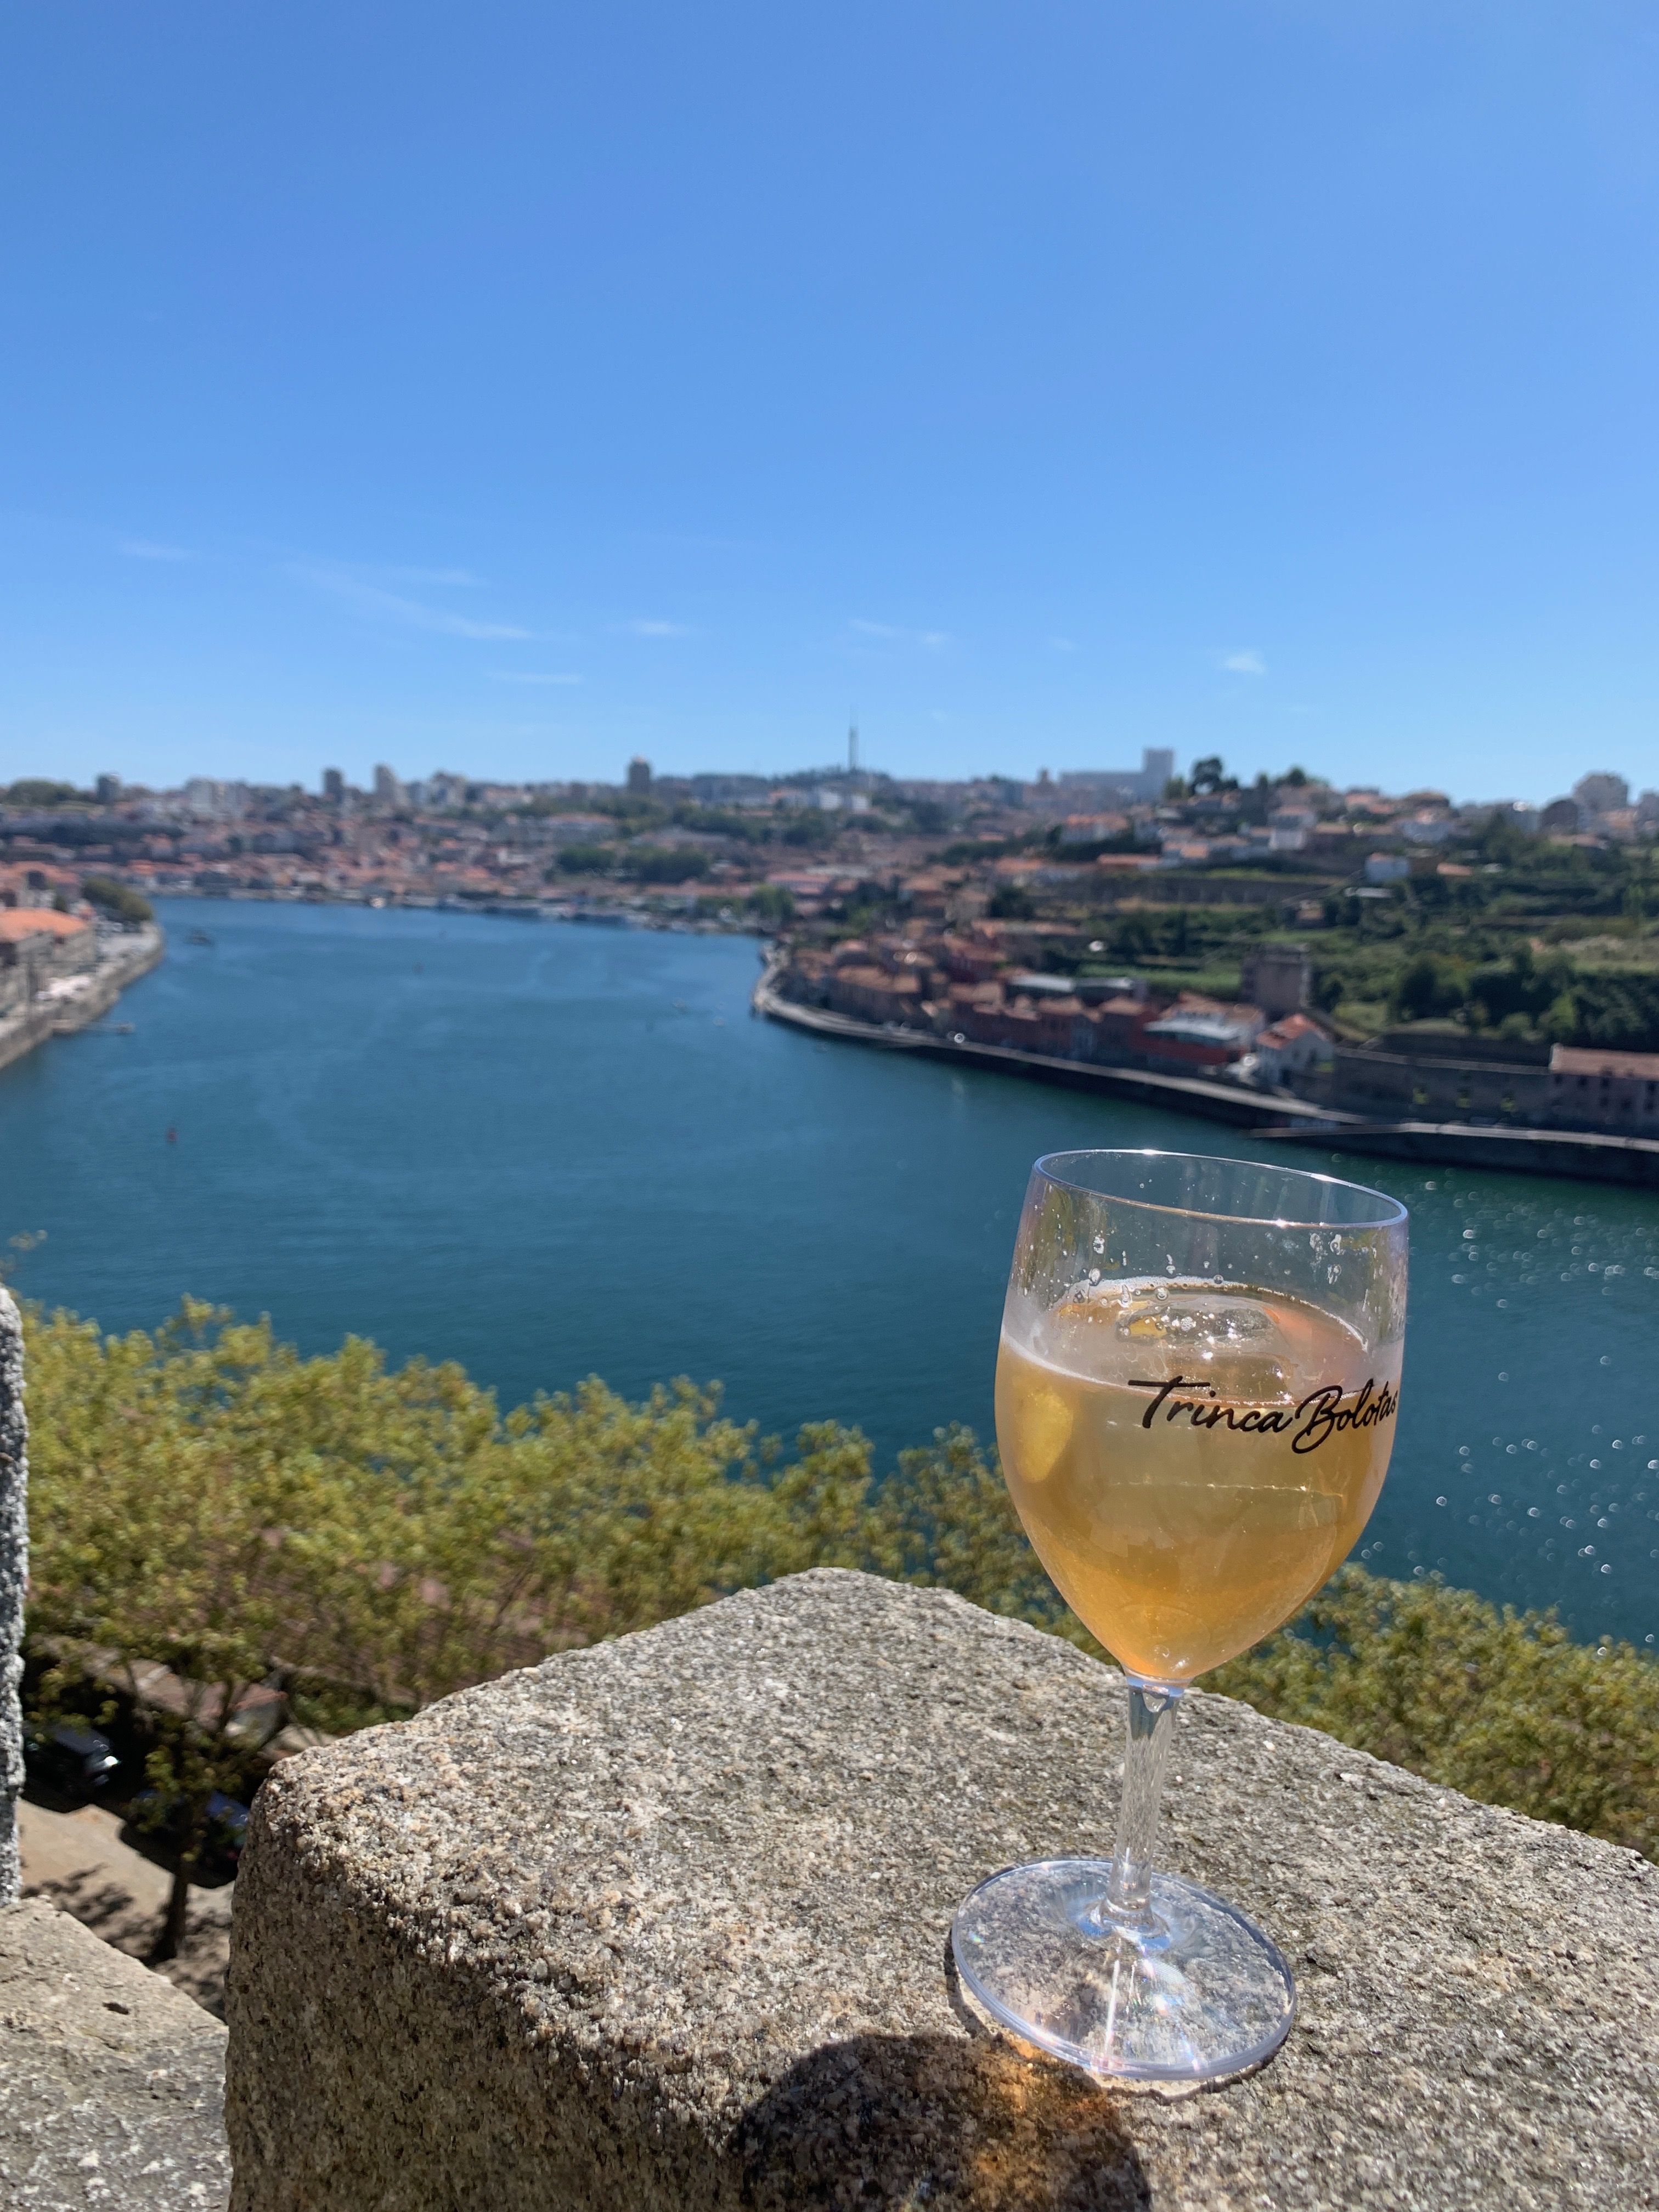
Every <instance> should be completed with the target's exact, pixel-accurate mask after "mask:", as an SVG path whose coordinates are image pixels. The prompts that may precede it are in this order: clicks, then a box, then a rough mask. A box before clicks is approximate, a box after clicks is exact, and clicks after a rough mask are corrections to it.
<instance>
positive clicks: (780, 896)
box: [744, 884, 795, 927]
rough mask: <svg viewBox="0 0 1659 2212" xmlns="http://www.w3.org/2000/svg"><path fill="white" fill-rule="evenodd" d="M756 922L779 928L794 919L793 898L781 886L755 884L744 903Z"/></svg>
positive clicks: (791, 894)
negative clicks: (763, 922) (768, 923)
mask: <svg viewBox="0 0 1659 2212" xmlns="http://www.w3.org/2000/svg"><path fill="white" fill-rule="evenodd" d="M744 905H745V906H746V907H747V908H748V909H749V911H750V914H752V915H754V917H755V919H756V920H757V921H765V922H770V923H772V924H773V925H774V927H778V926H781V924H782V923H784V922H786V921H793V920H794V918H795V896H794V893H793V891H789V890H785V889H784V887H783V885H782V884H756V886H755V888H754V890H752V891H750V894H749V896H748V897H747V898H746V899H745V900H744Z"/></svg>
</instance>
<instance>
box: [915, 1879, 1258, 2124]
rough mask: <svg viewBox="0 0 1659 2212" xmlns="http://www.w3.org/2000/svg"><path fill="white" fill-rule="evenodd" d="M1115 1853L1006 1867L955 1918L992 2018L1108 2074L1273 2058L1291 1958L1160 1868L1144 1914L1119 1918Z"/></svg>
mask: <svg viewBox="0 0 1659 2212" xmlns="http://www.w3.org/2000/svg"><path fill="white" fill-rule="evenodd" d="M1111 1873H1112V1869H1111V1865H1110V1863H1109V1861H1108V1860H1105V1859H1042V1860H1039V1861H1037V1862H1036V1863H1035V1864H1033V1865H1030V1866H1017V1867H1007V1868H1005V1869H1004V1870H1003V1872H1002V1873H1000V1874H994V1875H992V1876H991V1877H990V1879H989V1880H988V1881H982V1882H981V1884H980V1886H979V1887H978V1888H977V1889H976V1890H975V1891H974V1893H972V1895H971V1896H970V1897H969V1898H968V1899H967V1900H966V1901H965V1902H964V1903H963V1906H962V1908H961V1910H960V1911H958V1912H957V1917H956V1922H955V1924H954V1925H953V1927H952V1928H951V1950H952V1951H953V1953H954V1954H955V1955H956V1962H957V1972H958V1973H959V1974H960V1975H961V1976H962V1978H963V1983H964V1984H965V1985H966V1987H967V1989H968V1990H969V1993H970V1994H971V1995H972V1996H974V1997H975V1998H976V1999H977V2001H978V2002H979V2003H980V2004H981V2005H982V2006H983V2007H984V2008H985V2010H986V2011H987V2012H988V2013H989V2014H990V2015H991V2016H992V2018H993V2019H994V2020H996V2021H1000V2022H1001V2024H1002V2025H1003V2027H1006V2028H1010V2029H1012V2032H1013V2033H1014V2034H1016V2035H1018V2036H1020V2037H1023V2038H1024V2040H1025V2041H1026V2042H1028V2043H1034V2044H1036V2045H1039V2046H1040V2048H1042V2050H1044V2051H1052V2052H1053V2053H1054V2056H1055V2057H1056V2058H1064V2059H1066V2060H1067V2061H1068V2062H1069V2063H1071V2064H1072V2065H1073V2066H1081V2067H1084V2068H1085V2069H1087V2071H1088V2072H1090V2073H1091V2074H1096V2075H1100V2076H1101V2077H1102V2078H1103V2080H1116V2081H1169V2082H1179V2081H1214V2080H1215V2079H1216V2078H1217V2077H1218V2076H1219V2075H1224V2074H1238V2073H1242V2072H1243V2071H1244V2070H1245V2069H1246V2068H1248V2067H1251V2066H1258V2065H1260V2064H1261V2061H1262V2060H1263V2059H1264V2058H1268V2057H1271V2056H1272V2055H1273V2052H1274V2051H1277V2050H1278V2048H1279V2045H1280V2044H1281V2043H1283V2041H1284V2040H1285V2037H1286V2036H1287V2035H1288V2034H1289V2033H1290V2028H1291V2020H1292V2018H1293V2017H1294V2015H1295V2013H1296V1984H1295V1983H1294V1982H1293V1981H1292V1980H1291V1970H1290V1968H1289V1967H1288V1966H1286V1965H1285V1961H1284V1960H1283V1959H1282V1958H1281V1957H1280V1956H1279V1952H1278V1949H1277V1948H1275V1946H1274V1945H1273V1944H1272V1943H1271V1942H1268V1940H1267V1937H1266V1936H1264V1935H1263V1934H1262V1933H1261V1929H1259V1928H1255V1927H1253V1926H1252V1925H1251V1923H1249V1921H1248V1920H1247V1919H1246V1918H1245V1917H1244V1916H1243V1913H1242V1912H1236V1911H1234V1910H1233V1908H1232V1906H1231V1905H1224V1904H1223V1903H1222V1901H1221V1899H1219V1898H1218V1897H1212V1896H1211V1894H1210V1893H1209V1891H1208V1890H1206V1889H1199V1888H1197V1887H1194V1884H1193V1883H1191V1882H1188V1881H1176V1878H1175V1876H1174V1875H1162V1874H1159V1875H1153V1876H1152V1905H1151V1911H1150V1915H1149V1917H1148V1920H1147V1922H1146V1924H1145V1925H1144V1926H1138V1927H1135V1926H1122V1925H1118V1924H1115V1923H1114V1922H1113V1921H1112V1920H1111V1919H1110V1918H1109V1917H1108V1910H1107V1905H1106V1896H1107V1887H1108V1884H1109V1881H1110V1880H1111Z"/></svg>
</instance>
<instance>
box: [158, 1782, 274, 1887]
mask: <svg viewBox="0 0 1659 2212" xmlns="http://www.w3.org/2000/svg"><path fill="white" fill-rule="evenodd" d="M207 1809H208V1817H207V1832H206V1834H205V1835H204V1838H203V1839H202V1863H203V1866H204V1869H205V1868H212V1867H221V1868H228V1869H229V1870H230V1871H231V1873H233V1874H234V1872H235V1870H236V1866H237V1863H238V1861H239V1860H240V1857H241V1856H242V1844H243V1841H244V1839H245V1838H246V1834H247V1810H248V1808H247V1807H246V1805H244V1804H243V1803H242V1802H241V1800H240V1798H237V1797H227V1796H225V1794H224V1792H223V1791H222V1790H215V1791H214V1793H213V1795H212V1796H211V1797H210V1798H209V1799H208V1808H207ZM184 1812H185V1808H184V1801H183V1800H182V1799H181V1798H173V1799H170V1800H163V1798H162V1796H161V1792H160V1790H140V1791H139V1793H138V1795H137V1796H136V1797H135V1798H134V1799H133V1801H132V1819H133V1821H134V1824H135V1825H136V1826H138V1827H140V1828H143V1829H148V1830H149V1832H151V1833H152V1834H162V1835H166V1836H167V1837H169V1838H171V1840H172V1841H173V1843H174V1844H182V1843H183V1840H184V1838H183V1835H182V1833H181V1830H182V1827H183V1824H184Z"/></svg>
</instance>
